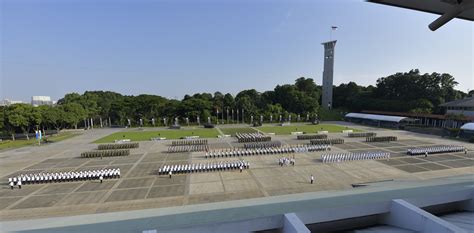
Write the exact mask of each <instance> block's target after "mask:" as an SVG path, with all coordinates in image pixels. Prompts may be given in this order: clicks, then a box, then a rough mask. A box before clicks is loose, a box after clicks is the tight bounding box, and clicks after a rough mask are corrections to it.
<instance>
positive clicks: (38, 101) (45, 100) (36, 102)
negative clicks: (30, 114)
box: [31, 96, 55, 107]
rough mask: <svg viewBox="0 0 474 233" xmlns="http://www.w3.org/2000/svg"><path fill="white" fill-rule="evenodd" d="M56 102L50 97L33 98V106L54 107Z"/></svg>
mask: <svg viewBox="0 0 474 233" xmlns="http://www.w3.org/2000/svg"><path fill="white" fill-rule="evenodd" d="M53 104H55V102H54V101H52V100H51V97H50V96H32V97H31V105H33V106H35V107H37V106H41V105H53Z"/></svg>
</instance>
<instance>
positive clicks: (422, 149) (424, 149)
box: [407, 145, 466, 155]
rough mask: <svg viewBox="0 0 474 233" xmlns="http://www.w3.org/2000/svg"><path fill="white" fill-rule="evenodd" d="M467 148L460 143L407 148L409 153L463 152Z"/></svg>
mask: <svg viewBox="0 0 474 233" xmlns="http://www.w3.org/2000/svg"><path fill="white" fill-rule="evenodd" d="M465 150H466V147H464V146H458V145H448V146H426V147H417V148H409V149H408V150H407V155H427V154H438V153H449V152H461V151H465Z"/></svg>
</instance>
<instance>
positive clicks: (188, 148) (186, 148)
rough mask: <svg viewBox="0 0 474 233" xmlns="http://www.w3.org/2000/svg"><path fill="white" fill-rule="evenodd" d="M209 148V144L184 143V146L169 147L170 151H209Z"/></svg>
mask: <svg viewBox="0 0 474 233" xmlns="http://www.w3.org/2000/svg"><path fill="white" fill-rule="evenodd" d="M208 150H209V145H183V146H170V147H168V153H180V152H196V151H208Z"/></svg>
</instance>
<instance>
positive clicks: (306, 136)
mask: <svg viewBox="0 0 474 233" xmlns="http://www.w3.org/2000/svg"><path fill="white" fill-rule="evenodd" d="M326 138H328V135H327V134H303V135H297V136H296V139H298V140H310V139H326Z"/></svg>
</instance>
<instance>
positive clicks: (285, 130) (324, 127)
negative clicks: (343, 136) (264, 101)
mask: <svg viewBox="0 0 474 233" xmlns="http://www.w3.org/2000/svg"><path fill="white" fill-rule="evenodd" d="M258 129H259V130H260V131H263V132H265V133H275V134H278V135H284V134H291V132H305V133H317V132H318V131H328V132H330V133H341V132H342V131H343V130H353V131H354V132H359V131H360V130H357V129H353V128H349V127H346V126H341V125H332V124H319V125H290V126H262V127H258Z"/></svg>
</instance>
